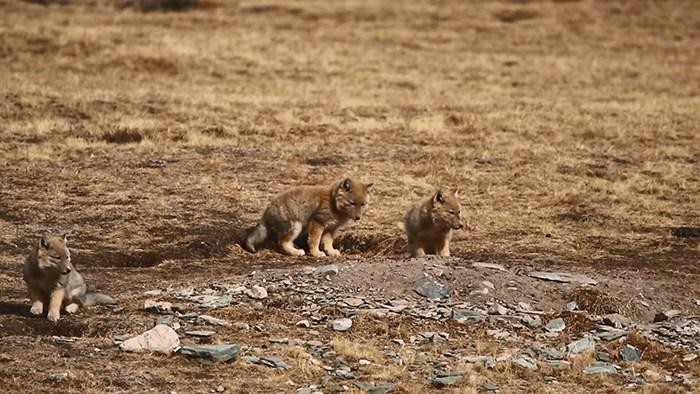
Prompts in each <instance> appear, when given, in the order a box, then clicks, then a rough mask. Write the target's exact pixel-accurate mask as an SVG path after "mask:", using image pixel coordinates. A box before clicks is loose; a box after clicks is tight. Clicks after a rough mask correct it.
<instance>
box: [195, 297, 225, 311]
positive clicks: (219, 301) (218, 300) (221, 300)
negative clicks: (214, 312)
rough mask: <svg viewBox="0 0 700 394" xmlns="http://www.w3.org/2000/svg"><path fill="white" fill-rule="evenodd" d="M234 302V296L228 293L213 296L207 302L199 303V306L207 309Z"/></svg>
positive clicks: (221, 306)
mask: <svg viewBox="0 0 700 394" xmlns="http://www.w3.org/2000/svg"><path fill="white" fill-rule="evenodd" d="M232 302H233V296H231V295H229V294H227V295H223V296H218V297H217V296H213V298H209V299H207V301H205V302H201V303H199V306H201V307H202V308H207V309H216V308H223V307H225V306H229V305H231V303H232Z"/></svg>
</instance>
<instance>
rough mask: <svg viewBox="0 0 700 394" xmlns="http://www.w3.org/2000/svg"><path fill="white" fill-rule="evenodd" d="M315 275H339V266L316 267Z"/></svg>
mask: <svg viewBox="0 0 700 394" xmlns="http://www.w3.org/2000/svg"><path fill="white" fill-rule="evenodd" d="M313 274H314V275H315V276H321V277H324V276H332V275H338V266H337V265H335V264H328V265H322V266H320V267H316V269H315V270H314V271H313Z"/></svg>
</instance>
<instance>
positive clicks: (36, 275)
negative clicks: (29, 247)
mask: <svg viewBox="0 0 700 394" xmlns="http://www.w3.org/2000/svg"><path fill="white" fill-rule="evenodd" d="M22 274H23V276H24V281H25V282H27V288H28V289H29V298H30V299H31V302H32V308H31V309H30V312H31V313H32V314H34V315H40V314H42V313H43V312H44V304H47V303H48V305H49V311H48V315H47V318H48V319H49V320H50V321H52V322H55V321H58V319H59V317H61V313H60V312H61V307H62V306H64V305H65V310H66V312H68V313H75V312H77V311H78V308H80V306H90V305H95V304H114V303H115V301H114V299H112V297H109V296H106V295H104V294H99V293H86V287H85V281H84V280H83V277H82V276H80V274H79V273H78V271H76V270H75V269H74V268H73V265H72V264H71V261H70V251H68V247H67V246H66V236H65V235H64V236H63V237H51V236H48V235H44V236H43V237H42V238H41V240H40V241H39V245H38V246H37V247H36V248H35V249H34V251H33V252H32V254H30V255H29V257H28V258H27V261H26V262H25V263H24V267H23V269H22Z"/></svg>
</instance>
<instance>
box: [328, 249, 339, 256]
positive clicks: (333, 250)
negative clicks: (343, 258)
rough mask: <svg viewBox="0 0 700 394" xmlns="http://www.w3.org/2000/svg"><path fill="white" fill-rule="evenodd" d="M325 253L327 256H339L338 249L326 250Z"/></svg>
mask: <svg viewBox="0 0 700 394" xmlns="http://www.w3.org/2000/svg"><path fill="white" fill-rule="evenodd" d="M326 254H327V255H329V256H340V251H338V250H337V249H331V250H326Z"/></svg>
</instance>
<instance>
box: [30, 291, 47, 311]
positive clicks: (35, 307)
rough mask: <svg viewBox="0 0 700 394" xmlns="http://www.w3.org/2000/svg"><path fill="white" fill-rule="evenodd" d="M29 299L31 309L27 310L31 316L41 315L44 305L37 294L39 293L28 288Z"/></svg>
mask: <svg viewBox="0 0 700 394" xmlns="http://www.w3.org/2000/svg"><path fill="white" fill-rule="evenodd" d="M29 299H30V300H31V302H32V308H31V309H29V312H30V313H31V314H32V315H41V314H42V313H44V303H43V302H42V301H41V294H39V292H37V291H36V290H32V289H31V288H30V289H29Z"/></svg>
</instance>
